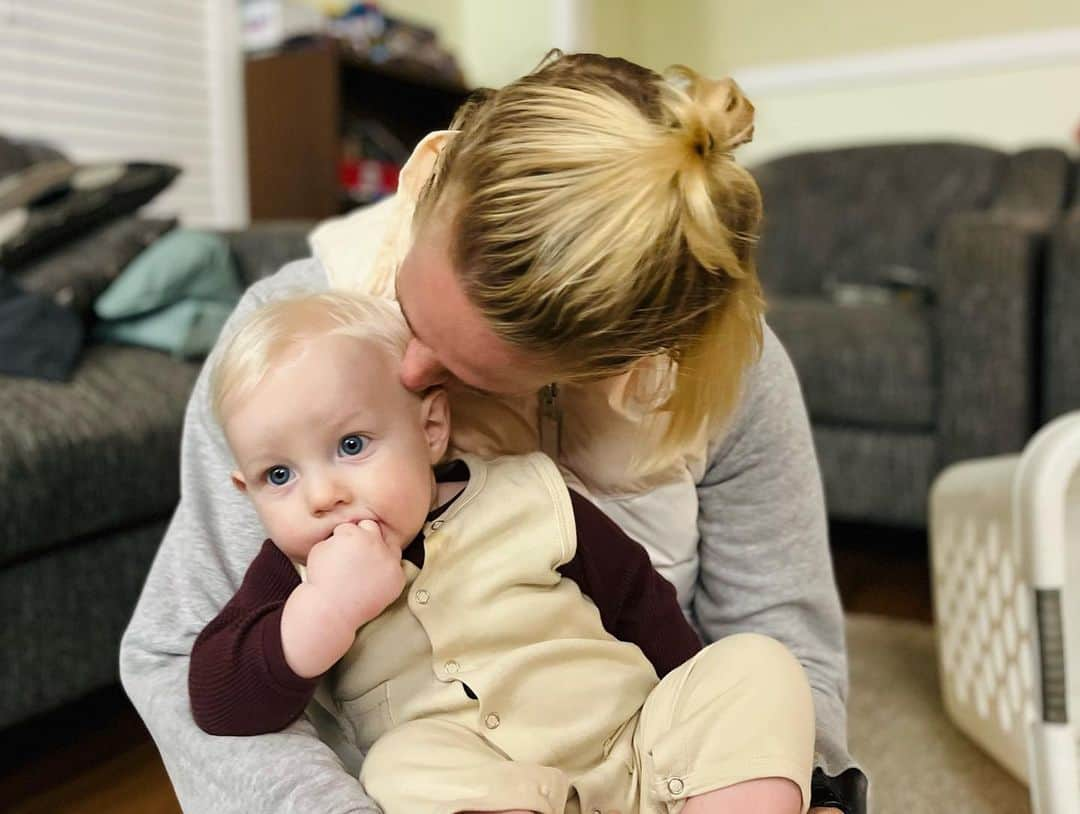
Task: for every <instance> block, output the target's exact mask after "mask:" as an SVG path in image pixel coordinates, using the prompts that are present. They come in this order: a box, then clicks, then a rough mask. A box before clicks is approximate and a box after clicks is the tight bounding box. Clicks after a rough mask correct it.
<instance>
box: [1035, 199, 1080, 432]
mask: <svg viewBox="0 0 1080 814" xmlns="http://www.w3.org/2000/svg"><path fill="white" fill-rule="evenodd" d="M1049 255H1050V256H1049V262H1048V263H1047V275H1046V297H1045V299H1044V302H1045V303H1046V306H1045V307H1046V317H1045V320H1044V323H1043V360H1044V361H1043V367H1042V377H1043V411H1042V416H1041V419H1042V420H1043V421H1049V420H1050V419H1052V418H1056V417H1057V416H1059V415H1061V414H1063V413H1065V412H1068V411H1069V410H1075V409H1077V408H1080V365H1078V364H1077V363H1076V350H1077V348H1080V203H1078V204H1077V205H1075V206H1074V207H1073V208H1072V210H1071V211H1070V212H1069V213H1068V215H1067V216H1066V217H1065V218H1064V219H1063V220H1062V221H1061V223H1059V224H1058V226H1057V228H1056V229H1055V230H1054V233H1053V238H1052V239H1051V242H1050V249H1049Z"/></svg>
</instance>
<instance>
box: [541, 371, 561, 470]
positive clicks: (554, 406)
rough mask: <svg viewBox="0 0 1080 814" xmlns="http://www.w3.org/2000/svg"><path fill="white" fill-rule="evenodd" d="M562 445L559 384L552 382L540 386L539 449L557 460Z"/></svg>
mask: <svg viewBox="0 0 1080 814" xmlns="http://www.w3.org/2000/svg"><path fill="white" fill-rule="evenodd" d="M561 446H562V406H561V405H560V404H559V385H557V384H555V382H552V383H551V384H546V385H544V386H543V387H542V388H540V449H542V450H543V451H544V453H545V454H546V455H547V456H548V457H549V458H552V459H554V460H556V461H557V460H559V452H560V450H561Z"/></svg>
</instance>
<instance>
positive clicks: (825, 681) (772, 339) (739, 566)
mask: <svg viewBox="0 0 1080 814" xmlns="http://www.w3.org/2000/svg"><path fill="white" fill-rule="evenodd" d="M697 492H698V528H699V531H700V534H701V543H700V545H699V552H700V556H701V568H700V572H699V575H698V585H697V588H696V590H695V591H694V604H693V608H694V614H695V617H696V619H697V621H698V623H699V625H700V627H701V629H702V631H703V632H704V634H705V638H706V640H708V641H716V640H717V639H720V638H722V637H724V636H728V635H730V634H732V633H737V632H748V631H750V632H757V633H762V634H764V635H767V636H772V637H773V638H774V639H777V640H779V641H781V642H783V644H784V645H786V646H787V647H788V649H789V650H791V652H792V653H793V654H794V655H795V656H796V658H798V659H799V661H800V662H801V663H802V666H803V668H804V669H805V670H806V674H807V677H808V678H809V680H810V687H811V690H812V692H813V698H814V709H815V714H816V718H817V742H816V745H815V761H814V765H815V767H817V768H820V769H821V770H822V774H823V775H824V776H825V777H827V778H840V777H841V776H843V777H844V778H845V788H846V789H847V790H848V797H849V799H848V800H847V801H845V802H846V804H847V805H848V808H849V810H850V811H851V812H852V814H864V812H865V811H866V800H865V787H866V778H865V775H863V773H862V772H861V771H860V770H859V769H858V768H857V767H856V763H855V761H854V760H853V759H852V757H851V755H850V754H849V753H848V749H847V710H846V706H845V705H846V702H847V691H848V672H847V654H846V650H845V643H844V625H843V614H842V612H841V608H840V598H839V594H838V592H837V588H836V580H835V577H834V575H833V569H832V559H831V556H830V552H829V543H828V529H827V525H826V518H825V499H824V495H823V491H822V486H821V475H820V473H819V471H818V463H817V458H816V456H815V453H814V444H813V438H812V437H811V434H810V423H809V419H808V417H807V414H806V407H805V405H804V403H803V398H802V392H801V391H800V389H799V382H798V379H797V378H796V375H795V370H794V368H793V366H792V364H791V360H790V359H789V358H788V355H787V352H786V351H785V350H784V348H783V346H782V345H781V344H780V341H779V340H778V339H777V338H776V336H775V335H774V334H773V333H772V331H771V330H770V329H768V327H766V329H765V344H764V349H763V352H762V355H761V358H760V359H759V360H758V362H757V364H756V365H755V366H754V367H753V368H752V369H751V371H750V372H749V374H748V377H747V381H746V384H745V387H744V392H743V396H742V399H741V401H740V404H739V407H738V408H737V410H736V412H735V415H734V416H733V419H732V422H731V424H730V425H729V427H728V428H727V431H726V432H725V434H724V435H723V437H722V438H719V439H717V440H715V441H714V442H713V443H712V444H711V445H710V449H709V461H708V466H707V469H706V471H705V475H704V477H703V478H702V480H701V482H700V483H699V484H698V488H697ZM853 768H854V769H855V771H853V772H848V771H847V770H849V769H853Z"/></svg>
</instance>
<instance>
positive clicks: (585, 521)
mask: <svg viewBox="0 0 1080 814" xmlns="http://www.w3.org/2000/svg"><path fill="white" fill-rule="evenodd" d="M467 471H468V470H467V469H465V470H464V473H465V477H467ZM462 474H463V472H462V469H456V468H451V469H450V470H448V471H447V472H446V473H444V475H443V477H442V478H440V479H441V480H442V479H445V480H460V479H462ZM570 500H571V504H572V505H573V509H574V520H575V524H576V527H577V552H576V553H575V554H574V558H573V559H572V560H570V562H568V563H566V564H565V565H563V566H561V567H560V568H559V573H560V574H561V575H562V576H563V577H566V578H567V579H572V580H573V581H574V582H576V583H577V585H578V587H579V588H580V589H581V592H582V593H583V594H584V595H585V596H587V597H589V598H590V599H591V600H592V601H593V603H594V604H595V605H596V606H597V608H598V609H599V611H600V618H601V620H602V621H603V624H604V628H605V629H606V630H607V631H608V633H610V634H611V635H612V636H614V637H615V638H617V639H619V640H621V641H625V642H631V643H633V644H636V645H637V646H638V647H640V648H641V650H642V652H643V653H644V654H645V656H646V657H647V658H648V659H649V661H650V662H652V664H653V667H654V668H655V669H656V672H657V674H658V675H659V676H660V677H663V676H664V675H666V674H667V673H668V672H670V671H671V670H673V669H674V668H675V667H678V666H679V665H680V664H682V663H683V662H684V661H686V660H687V659H688V658H690V656H692V655H693V654H694V653H696V652H697V651H698V650H700V649H701V640H700V639H699V638H698V635H697V633H696V632H695V631H694V629H693V628H692V627H691V626H690V624H689V623H688V622H687V621H686V617H685V616H683V613H682V610H681V609H680V608H679V603H678V600H677V598H676V594H675V589H674V587H672V585H671V583H669V582H668V581H667V580H665V579H664V578H663V577H662V576H660V574H658V573H657V572H656V570H655V569H654V568H653V566H652V562H651V561H650V560H649V555H648V553H647V552H646V551H645V549H644V548H642V547H641V545H640V544H639V543H637V542H635V541H634V540H632V539H630V538H629V537H627V536H626V534H624V533H623V532H622V530H621V529H620V528H619V527H618V526H617V525H616V524H615V523H614V522H613V521H612V520H611V519H610V518H609V517H608V516H607V515H605V514H604V513H603V512H602V511H600V509H598V508H597V507H596V506H594V505H593V504H592V503H591V502H590V501H589V500H587V499H586V498H584V497H582V496H581V495H578V494H577V493H575V492H574V491H571V492H570ZM448 505H449V504H447V506H448ZM447 506H443V507H440V508H439V509H437V510H436V511H435V512H433V513H432V514H431V516H430V517H429V519H433V518H434V517H436V516H438V515H439V514H441V513H442V512H443V511H445V510H446V508H447ZM402 556H403V558H404V559H406V560H408V561H409V562H411V563H413V564H414V565H416V566H417V568H423V567H424V540H423V533H422V532H421V533H420V534H419V535H417V537H416V539H414V540H413V541H412V543H410V544H409V546H408V547H407V548H406V549H405V551H404V552H403V554H402ZM299 584H300V577H299V575H298V574H297V573H296V569H295V568H294V567H293V565H292V563H291V562H290V561H289V559H288V558H287V557H286V556H285V555H284V554H282V553H281V551H280V549H278V548H277V546H275V545H274V544H273V542H272V541H270V540H267V541H265V542H264V543H263V546H262V549H261V550H260V551H259V553H258V555H257V556H256V557H255V559H254V561H253V562H252V563H251V565H250V566H249V567H248V570H247V573H246V574H245V575H244V580H243V582H242V583H241V585H240V589H239V590H238V591H237V592H236V595H235V596H233V598H232V599H231V600H230V601H229V603H228V604H227V605H226V606H225V607H224V608H223V609H222V610H221V613H219V614H218V615H217V616H216V617H215V618H214V619H213V620H212V621H211V622H210V624H208V625H207V626H206V627H205V628H204V629H203V631H202V633H200V634H199V637H198V638H197V639H196V640H195V646H194V648H193V649H192V651H191V666H190V672H189V674H188V693H189V696H190V698H191V711H192V714H193V716H194V718H195V722H196V723H197V724H198V725H199V726H200V727H201V728H202V729H204V730H205V731H206V732H209V733H210V734H213V735H258V734H262V733H264V732H276V731H278V730H280V729H283V728H284V727H286V726H288V725H289V724H290V723H292V722H293V721H294V720H296V719H297V718H299V717H300V715H301V714H302V713H303V711H304V707H305V706H307V704H308V702H309V701H310V700H311V697H312V695H313V694H314V692H315V685H316V683H317V682H318V678H311V679H304V678H301V677H300V676H298V675H296V673H294V672H293V671H292V670H291V669H290V667H289V665H288V663H287V662H286V661H285V653H284V650H283V649H282V643H281V614H282V610H283V609H284V606H285V600H286V599H287V598H288V597H289V594H290V593H292V591H293V590H294V589H295V588H296V587H297V586H298V585H299Z"/></svg>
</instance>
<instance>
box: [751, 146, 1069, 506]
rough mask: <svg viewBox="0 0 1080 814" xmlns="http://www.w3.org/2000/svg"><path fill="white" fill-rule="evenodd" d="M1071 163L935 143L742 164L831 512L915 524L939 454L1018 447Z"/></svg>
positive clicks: (1030, 401)
mask: <svg viewBox="0 0 1080 814" xmlns="http://www.w3.org/2000/svg"><path fill="white" fill-rule="evenodd" d="M1070 173H1071V167H1070V164H1069V160H1068V157H1067V156H1066V155H1065V154H1064V153H1063V152H1061V151H1058V150H1051V149H1038V150H1027V151H1023V152H1019V153H1016V154H1008V153H1003V152H1000V151H997V150H992V149H988V148H984V147H978V146H974V145H966V144H949V143H928V144H897V145H882V146H866V147H854V148H847V149H838V150H830V151H824V152H813V153H800V154H795V155H790V156H786V157H783V158H780V159H776V160H774V161H771V162H769V163H766V164H763V165H761V166H759V167H757V168H755V170H754V174H755V176H756V177H757V179H758V182H759V184H760V186H761V189H762V194H763V196H764V199H765V225H764V233H763V237H762V241H761V245H760V247H759V253H758V269H759V273H760V275H761V277H762V280H763V282H764V285H765V290H766V294H767V296H768V299H769V304H770V309H769V316H768V319H769V322H770V324H771V325H772V327H773V329H774V330H775V331H776V333H777V335H778V336H779V337H780V338H781V340H782V341H783V342H784V344H785V346H786V347H787V349H788V351H789V353H790V354H791V356H792V359H793V361H794V364H795V367H796V369H797V371H798V373H799V377H800V380H801V382H802V386H803V390H804V394H805V397H806V401H807V406H808V408H809V411H810V417H811V421H812V424H813V430H814V439H815V443H816V446H817V451H818V456H819V459H820V462H821V468H822V474H823V477H824V481H825V490H826V499H827V503H828V508H829V514H830V516H831V517H833V518H835V519H840V520H853V521H863V522H867V521H868V522H877V523H883V524H891V525H899V526H909V527H925V524H926V495H927V493H928V491H929V488H930V483H931V481H932V479H933V478H934V476H935V475H936V474H937V473H938V472H939V471H940V470H941V468H942V467H944V466H945V465H947V464H949V463H951V462H953V461H957V460H961V459H965V458H971V457H979V456H985V455H993V454H997V453H1006V452H1015V451H1018V450H1019V449H1021V448H1022V446H1023V444H1024V442H1025V441H1026V440H1027V438H1028V437H1029V436H1030V434H1031V432H1032V431H1033V429H1034V428H1035V427H1036V426H1037V423H1038V419H1039V415H1038V412H1039V411H1038V403H1039V385H1038V375H1037V370H1038V365H1037V364H1036V356H1037V353H1038V340H1037V336H1038V331H1039V330H1040V316H1039V315H1040V311H1041V303H1040V286H1041V279H1042V272H1043V258H1044V253H1045V248H1046V238H1047V235H1048V233H1049V231H1050V230H1051V229H1052V227H1053V225H1054V224H1055V223H1056V221H1057V220H1058V219H1059V218H1060V216H1061V212H1062V208H1063V206H1064V204H1065V202H1066V198H1067V196H1068V195H1069V194H1070V193H1069V190H1070ZM842 301H845V302H846V303H847V304H841V302H842ZM1074 313H1075V312H1074ZM1054 397H1055V398H1056V397H1057V396H1056V395H1055V396H1054Z"/></svg>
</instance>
